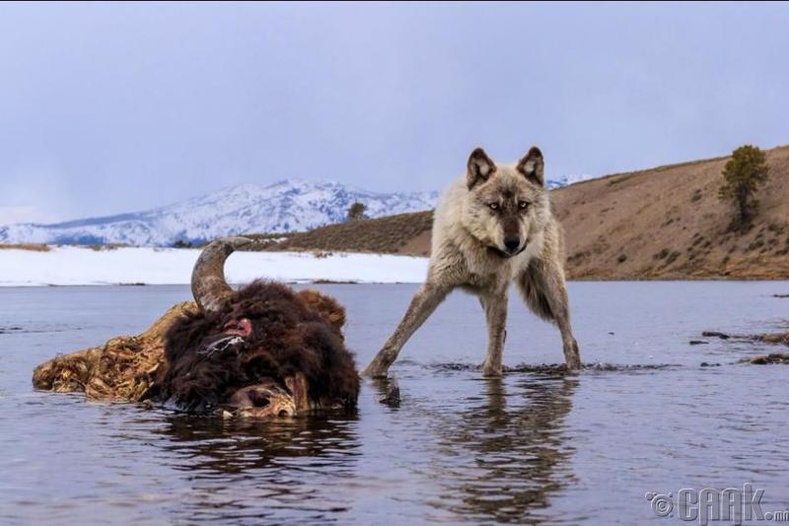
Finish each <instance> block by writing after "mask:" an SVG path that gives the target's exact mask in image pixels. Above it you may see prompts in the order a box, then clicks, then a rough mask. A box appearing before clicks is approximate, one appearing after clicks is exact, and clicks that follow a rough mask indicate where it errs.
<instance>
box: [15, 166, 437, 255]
mask: <svg viewBox="0 0 789 526" xmlns="http://www.w3.org/2000/svg"><path fill="white" fill-rule="evenodd" d="M437 198H438V193H437V192H421V193H376V192H369V191H367V190H362V189H358V188H353V187H350V186H345V185H343V184H340V183H337V182H330V181H306V180H298V179H291V180H285V181H280V182H278V183H275V184H272V185H271V186H266V187H261V186H259V185H254V184H245V185H241V186H236V187H233V188H228V189H225V190H221V191H219V192H216V193H213V194H209V195H204V196H201V197H196V198H193V199H189V200H187V201H183V202H180V203H176V204H173V205H170V206H165V207H161V208H155V209H153V210H148V211H145V212H137V213H129V214H120V215H115V216H107V217H98V218H90V219H80V220H76V221H68V222H65V223H57V224H50V225H41V224H35V223H20V224H15V225H9V226H0V243H48V244H80V245H82V244H106V243H119V244H126V245H134V246H170V245H173V244H174V243H176V242H177V241H182V242H188V243H193V244H199V243H202V242H204V241H206V240H210V239H214V238H216V237H220V236H228V235H236V234H243V233H265V232H293V231H302V230H309V229H312V228H315V227H319V226H322V225H326V224H329V223H339V222H342V221H345V220H346V218H347V214H348V208H349V207H350V206H351V205H352V204H353V203H354V202H356V201H359V202H361V203H363V204H364V205H365V206H366V207H367V210H366V212H365V214H366V215H367V216H368V217H379V216H384V215H391V214H400V213H404V212H415V211H418V210H429V209H431V208H434V207H435V205H436V200H437Z"/></svg>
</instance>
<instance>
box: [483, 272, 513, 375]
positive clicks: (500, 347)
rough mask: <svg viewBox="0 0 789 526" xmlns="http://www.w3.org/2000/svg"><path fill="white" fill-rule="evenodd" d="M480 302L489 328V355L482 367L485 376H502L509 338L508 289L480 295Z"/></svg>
mask: <svg viewBox="0 0 789 526" xmlns="http://www.w3.org/2000/svg"><path fill="white" fill-rule="evenodd" d="M479 302H480V304H482V308H483V309H484V310H485V322H486V324H487V326H488V353H487V355H486V356H485V363H484V364H483V365H482V373H483V374H484V375H485V376H501V370H502V365H501V360H502V353H503V352H504V341H505V339H506V337H507V289H506V284H505V288H504V290H501V291H498V293H497V294H491V295H480V297H479Z"/></svg>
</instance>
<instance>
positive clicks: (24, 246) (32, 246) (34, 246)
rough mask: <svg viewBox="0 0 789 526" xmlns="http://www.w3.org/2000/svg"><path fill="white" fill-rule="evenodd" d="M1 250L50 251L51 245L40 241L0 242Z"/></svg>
mask: <svg viewBox="0 0 789 526" xmlns="http://www.w3.org/2000/svg"><path fill="white" fill-rule="evenodd" d="M0 250H32V251H33V252H49V251H50V247H49V245H41V244H38V243H19V244H8V245H4V244H0Z"/></svg>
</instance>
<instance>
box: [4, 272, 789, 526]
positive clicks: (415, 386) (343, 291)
mask: <svg viewBox="0 0 789 526" xmlns="http://www.w3.org/2000/svg"><path fill="white" fill-rule="evenodd" d="M317 288H320V289H321V290H323V291H325V292H328V293H330V294H332V295H334V296H335V297H337V298H338V299H339V300H340V301H341V302H342V303H343V304H344V305H345V306H346V308H347V310H348V320H349V323H348V325H347V328H346V336H347V342H348V345H349V347H350V348H351V349H352V350H353V351H354V352H355V353H356V354H357V361H358V365H359V367H360V368H361V367H363V366H364V365H366V364H367V362H368V361H369V360H370V358H371V357H372V356H373V354H374V353H375V351H376V350H377V349H378V348H379V347H380V345H381V344H382V343H383V341H384V340H385V339H386V337H387V336H388V335H389V333H390V332H391V331H392V330H394V328H395V326H396V325H397V322H398V321H399V319H400V317H401V316H402V314H403V312H404V310H405V308H406V306H407V304H408V301H409V300H410V297H411V295H412V294H413V292H414V290H415V289H416V285H320V286H317ZM786 293H789V282H637V283H622V282H615V283H599V282H574V283H571V284H570V301H571V307H572V315H573V323H574V328H575V333H576V337H577V339H578V341H579V343H580V345H581V357H582V360H583V362H584V364H585V366H586V367H585V369H584V370H583V371H582V372H581V373H580V374H578V375H574V376H563V375H561V374H557V373H556V372H553V373H550V372H547V373H546V372H539V371H535V370H534V369H532V368H531V367H530V366H534V365H540V364H556V363H559V362H560V361H561V359H562V353H561V340H560V338H559V333H558V331H557V330H556V329H555V328H554V327H553V326H552V325H549V324H547V323H544V322H542V321H539V320H538V319H537V318H535V317H534V316H533V315H531V314H530V313H528V312H527V311H526V309H525V307H523V306H522V304H521V303H520V302H519V300H518V298H517V295H516V294H514V293H513V294H512V298H511V299H510V303H511V306H510V320H509V326H508V339H507V345H506V348H505V352H504V363H505V365H506V366H508V368H509V371H508V372H507V373H506V374H505V376H504V377H503V378H502V379H500V380H492V379H484V378H483V377H482V375H481V372H480V371H479V369H478V365H479V364H480V363H481V362H482V360H483V358H484V349H485V338H486V337H485V325H484V319H483V315H482V311H481V308H480V307H479V304H478V303H477V301H476V299H474V298H472V297H470V296H466V295H464V294H462V293H456V294H454V295H453V296H451V297H450V298H449V299H448V300H447V302H446V303H445V304H444V305H442V306H441V307H439V309H438V311H437V312H436V314H435V315H434V316H433V317H432V318H431V319H430V320H428V322H427V323H426V325H425V326H424V327H423V328H422V329H421V330H420V331H419V332H417V334H416V335H415V336H414V338H413V339H412V340H411V341H410V342H409V344H408V345H407V346H406V347H405V348H404V350H403V352H402V354H401V357H400V361H398V362H397V363H396V364H395V365H394V366H393V367H392V369H391V373H392V374H393V375H394V376H395V377H396V378H397V381H398V383H399V387H400V392H401V404H400V407H398V408H393V407H389V406H387V405H384V404H381V403H380V402H379V401H378V399H379V397H380V396H381V395H382V393H383V392H384V391H385V389H386V386H385V385H382V384H381V383H376V382H373V381H370V380H365V381H364V382H363V385H362V391H361V395H360V399H359V411H358V413H357V414H355V415H353V416H347V417H336V416H333V417H313V418H298V419H295V420H282V421H276V422H223V421H221V420H219V419H216V418H197V417H187V416H183V415H176V414H172V413H168V412H167V411H164V410H146V409H142V408H139V407H137V406H135V405H130V404H107V403H90V402H85V400H84V398H83V397H82V396H80V395H59V394H51V393H44V392H36V391H34V390H33V389H32V387H31V381H30V379H31V374H32V370H33V368H34V367H35V366H36V365H37V364H39V363H41V362H43V361H45V360H47V359H49V358H51V357H53V356H55V355H56V354H57V353H67V352H72V351H75V350H78V349H82V348H85V347H89V346H94V345H97V344H101V343H103V342H104V341H105V340H107V339H108V338H110V337H113V336H117V335H125V334H137V333H139V332H142V331H143V330H144V329H145V328H146V327H147V326H148V325H149V324H150V323H151V322H152V321H153V320H154V319H155V318H157V317H158V316H159V315H160V314H161V313H163V312H164V311H165V309H166V308H167V307H169V306H170V305H172V304H174V303H176V302H178V301H182V300H185V299H188V297H189V291H188V288H187V287H181V286H172V287H165V286H158V287H51V288H5V289H0V298H1V299H2V301H0V524H3V525H6V524H8V525H17V524H18V525H28V524H47V525H49V524H69V525H72V524H179V525H180V524H200V523H210V524H290V523H292V524H327V523H337V524H409V525H410V524H424V523H434V522H441V523H446V524H461V523H466V524H493V523H515V524H641V523H644V524H646V523H649V524H654V523H655V522H654V521H659V522H658V523H660V524H669V523H680V519H682V518H685V519H688V518H692V519H695V520H696V521H697V522H698V520H697V519H696V516H697V515H699V509H698V505H695V506H696V508H694V504H693V502H695V501H694V500H693V499H694V496H695V495H697V494H698V492H699V490H702V489H704V488H707V490H706V491H707V493H702V495H707V496H709V495H713V496H716V495H718V493H715V492H719V491H720V490H721V489H724V488H738V489H739V490H741V491H742V490H747V489H748V486H747V485H748V484H750V485H751V486H752V488H754V489H756V490H763V494H761V495H760V501H759V503H758V504H759V506H758V507H759V509H760V510H761V511H762V512H763V513H766V514H767V518H770V517H776V516H775V515H773V514H774V513H775V512H779V511H782V510H787V509H789V450H788V449H787V447H786V443H785V437H786V433H787V429H788V428H787V423H789V397H788V396H787V391H788V389H787V385H788V383H787V378H789V366H786V365H762V366H755V365H746V364H740V363H737V362H738V360H739V359H740V358H744V357H748V356H754V355H757V354H765V353H767V352H776V351H785V350H787V349H786V348H785V347H778V348H776V347H774V346H769V345H765V344H754V343H749V342H742V341H732V340H729V341H723V340H719V339H711V338H701V337H700V334H701V332H702V331H703V330H717V331H724V332H730V333H761V332H771V331H772V332H777V331H779V330H786V320H787V319H788V318H789V299H787V298H777V297H774V295H775V294H786ZM690 340H704V341H706V342H707V343H706V344H704V345H690V344H689V341H690ZM744 485H745V486H744ZM716 498H717V497H716ZM683 499H684V500H683ZM711 502H712V501H711ZM737 502H738V501H737ZM716 505H717V504H716ZM737 505H738V506H739V504H737ZM701 508H702V509H701V512H702V514H704V513H706V516H707V517H713V518H714V516H713V515H712V507H707V508H704V507H703V506H702V507H701ZM724 511H725V510H724ZM747 511H748V510H746V512H747ZM751 511H753V510H751ZM757 511H758V510H757ZM694 512H696V515H693V513H694ZM662 514H666V515H669V517H667V518H660V517H659V515H662ZM730 522H731V521H725V522H718V524H723V523H730ZM713 524H715V523H714V522H713Z"/></svg>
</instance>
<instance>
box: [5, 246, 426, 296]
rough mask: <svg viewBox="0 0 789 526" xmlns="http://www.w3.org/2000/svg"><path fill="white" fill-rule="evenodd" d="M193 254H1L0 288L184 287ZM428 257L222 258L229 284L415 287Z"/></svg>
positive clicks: (73, 250)
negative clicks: (320, 282) (273, 282)
mask: <svg viewBox="0 0 789 526" xmlns="http://www.w3.org/2000/svg"><path fill="white" fill-rule="evenodd" d="M199 255H200V250H198V249H174V248H116V249H111V250H93V249H90V248H80V247H52V248H51V249H50V250H49V251H48V252H36V251H31V250H18V249H5V250H0V286H5V287H15V286H46V285H117V284H146V285H178V284H188V283H189V282H190V279H191V275H192V267H193V266H194V264H195V261H197V257H198V256H199ZM426 273H427V258H419V257H409V256H391V255H376V254H342V253H334V254H332V255H330V256H327V257H316V256H315V255H313V254H312V253H310V252H304V253H293V252H236V253H234V254H232V255H230V257H229V258H228V259H227V262H226V264H225V275H226V276H227V280H228V282H230V283H234V284H235V283H247V282H250V281H252V280H253V279H256V278H268V279H275V280H281V281H286V282H290V283H304V282H313V281H318V280H327V281H338V282H355V283H420V282H422V281H424V278H425V275H426Z"/></svg>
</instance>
